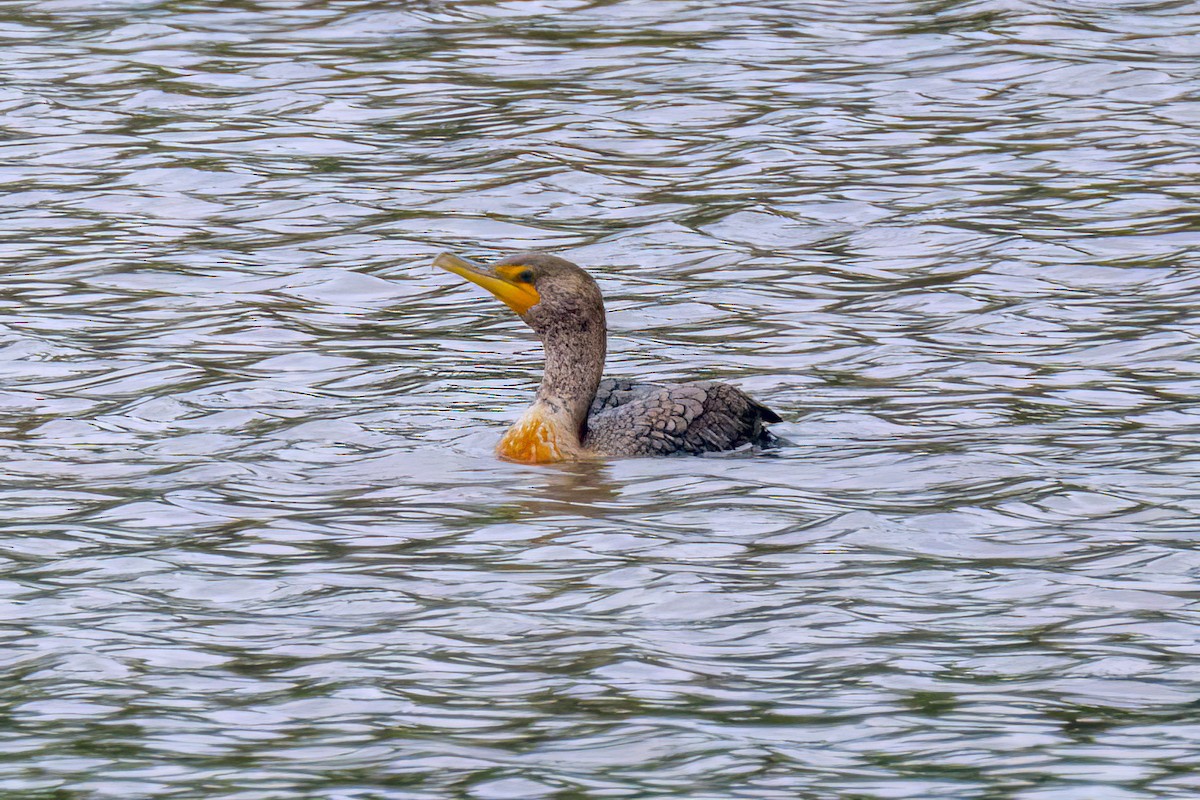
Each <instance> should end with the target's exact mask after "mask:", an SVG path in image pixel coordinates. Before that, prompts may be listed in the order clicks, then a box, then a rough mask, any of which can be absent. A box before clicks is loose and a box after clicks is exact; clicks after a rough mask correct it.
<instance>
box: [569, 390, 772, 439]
mask: <svg viewBox="0 0 1200 800" xmlns="http://www.w3.org/2000/svg"><path fill="white" fill-rule="evenodd" d="M779 421H780V419H779V415H777V414H776V413H775V412H774V411H772V410H771V409H769V408H767V407H766V406H764V405H762V404H761V403H759V402H758V401H756V400H755V399H754V398H752V397H750V396H749V395H747V394H746V393H745V392H743V391H742V390H741V389H738V388H737V387H736V386H731V385H730V384H728V383H717V382H715V381H695V382H690V383H670V384H656V383H634V382H633V381H628V380H613V379H611V378H610V379H607V380H604V381H601V382H600V386H599V388H598V389H597V391H596V397H595V399H594V400H593V401H592V405H591V408H590V409H589V412H588V418H587V429H586V432H585V434H584V438H583V446H584V447H585V448H587V449H588V450H590V451H592V452H594V453H597V454H600V455H609V456H654V455H668V454H671V453H689V454H693V455H696V454H699V453H708V452H713V451H718V450H732V449H734V448H737V447H741V446H742V445H746V444H757V445H770V444H772V443H773V442H774V441H776V437H774V436H772V435H771V433H770V432H768V431H767V430H766V428H765V427H764V425H765V424H766V423H768V422H779Z"/></svg>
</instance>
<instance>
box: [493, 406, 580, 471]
mask: <svg viewBox="0 0 1200 800" xmlns="http://www.w3.org/2000/svg"><path fill="white" fill-rule="evenodd" d="M572 438H573V437H571V436H570V435H569V434H567V433H566V432H564V431H563V430H562V429H561V427H560V425H559V424H558V423H557V422H556V421H554V420H551V419H548V418H547V417H545V416H544V415H542V414H539V413H537V412H536V411H530V412H528V413H526V414H525V416H523V417H521V418H520V419H519V420H517V421H516V422H515V423H513V426H512V427H511V428H509V429H508V431H507V432H505V434H504V438H502V439H501V440H500V444H498V445H496V454H497V455H498V456H500V457H501V458H505V459H508V460H509V461H518V462H520V463H522V464H549V463H552V462H554V461H563V460H565V459H568V458H571V457H572V456H574V455H575V454H576V452H577V450H578V448H577V447H573V446H572V442H571V441H570V440H571V439H572Z"/></svg>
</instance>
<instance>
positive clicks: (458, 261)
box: [433, 253, 542, 315]
mask: <svg viewBox="0 0 1200 800" xmlns="http://www.w3.org/2000/svg"><path fill="white" fill-rule="evenodd" d="M433 265H434V266H435V267H441V268H442V269H444V270H446V271H447V272H453V273H454V274H455V275H458V276H459V277H461V278H466V279H467V280H469V281H470V282H471V283H474V284H477V285H479V286H482V287H483V288H485V289H487V290H488V291H489V292H491V293H492V294H494V295H495V296H496V297H498V298H499V299H500V300H502V301H503V302H504V304H505V305H507V306H508V307H509V308H511V309H512V310H513V311H515V312H517V313H518V314H521V315H524V314H525V312H526V311H528V310H529V309H531V308H533V307H534V306H536V305H537V304H538V303H540V302H541V300H542V297H541V295H539V294H538V291H537V289H535V288H533V284H531V283H522V282H518V281H514V280H510V279H509V278H507V277H505V276H503V275H500V274H499V273H497V272H496V271H495V270H494V269H492V268H491V267H488V266H485V265H483V264H480V263H478V262H475V261H471V260H470V259H467V258H463V257H461V256H456V255H454V254H453V253H441V254H439V255H438V257H437V258H435V259H434V260H433Z"/></svg>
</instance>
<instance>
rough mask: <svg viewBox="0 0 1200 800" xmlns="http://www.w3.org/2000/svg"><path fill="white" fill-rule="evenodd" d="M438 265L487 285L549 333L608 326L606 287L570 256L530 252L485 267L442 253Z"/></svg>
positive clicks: (541, 331)
mask: <svg viewBox="0 0 1200 800" xmlns="http://www.w3.org/2000/svg"><path fill="white" fill-rule="evenodd" d="M433 264H434V266H436V267H441V268H442V269H444V270H447V271H449V272H453V273H454V274H455V275H458V276H460V277H463V278H466V279H467V280H469V281H470V282H471V283H475V284H478V285H479V286H482V287H483V288H484V289H487V290H488V291H489V292H491V293H492V294H494V295H495V296H496V297H497V298H499V299H500V300H502V301H503V302H504V303H505V305H507V306H508V307H509V308H511V309H512V310H513V311H515V312H516V313H517V316H519V317H520V318H521V319H522V320H524V321H525V324H526V325H528V326H529V327H531V328H533V330H534V331H536V332H537V333H538V334H539V335H541V336H543V337H544V336H545V335H546V334H547V333H552V332H564V333H570V332H574V331H579V330H585V329H588V328H593V327H595V326H596V325H599V326H600V329H601V330H603V326H604V299H603V298H602V297H601V295H600V287H598V286H597V285H596V281H594V280H593V279H592V276H591V275H588V274H587V273H586V272H584V271H583V269H582V268H581V267H579V266H577V265H575V264H572V263H571V262H570V261H567V260H566V259H565V258H558V257H557V256H552V255H549V254H547V253H539V252H537V251H534V250H530V251H527V252H523V253H516V254H514V255H511V256H508V257H507V258H504V259H501V260H500V261H497V262H495V263H494V264H490V265H484V264H479V263H477V262H475V261H471V260H469V259H466V258H462V257H460V256H456V255H454V254H453V253H442V254H441V255H439V256H438V257H437V258H435V259H434V260H433Z"/></svg>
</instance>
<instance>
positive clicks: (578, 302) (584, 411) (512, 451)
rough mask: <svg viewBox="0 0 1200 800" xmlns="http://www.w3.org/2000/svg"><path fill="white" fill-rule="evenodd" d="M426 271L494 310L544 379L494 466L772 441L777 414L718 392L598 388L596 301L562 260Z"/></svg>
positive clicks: (448, 263) (625, 384)
mask: <svg viewBox="0 0 1200 800" xmlns="http://www.w3.org/2000/svg"><path fill="white" fill-rule="evenodd" d="M433 263H434V265H435V266H438V267H441V268H442V269H445V270H448V271H450V272H453V273H454V274H456V275H460V276H462V277H463V278H466V279H467V280H469V281H471V282H472V283H476V284H479V285H480V286H482V287H483V288H485V289H487V290H488V291H489V292H491V293H492V294H494V295H495V296H496V297H498V298H499V299H500V300H502V301H504V303H505V304H507V305H508V307H509V308H511V309H512V310H513V311H515V312H517V315H518V316H520V317H521V319H522V320H524V321H525V324H526V325H528V326H529V327H531V328H533V330H534V332H535V333H537V335H538V337H539V338H540V339H541V340H542V346H543V348H544V350H545V353H546V370H545V372H544V374H543V375H542V385H541V386H540V387H538V393H537V399H536V400H534V402H533V405H532V406H530V407H529V410H527V411H526V412H525V413H524V415H522V416H521V418H520V419H519V420H517V422H516V423H515V424H513V426H512V427H511V428H509V429H508V432H507V433H505V434H504V438H502V439H501V440H500V444H499V445H498V446H497V447H496V453H497V454H498V455H499V456H500V457H502V458H506V459H509V460H511V461H520V462H524V463H529V464H539V463H547V462H551V461H566V460H572V459H579V458H587V457H589V456H660V455H670V454H673V453H692V454H698V453H707V452H713V451H717V450H732V449H733V448H736V447H740V446H742V445H745V444H759V445H766V444H770V443H771V442H772V441H773V440H774V439H775V437H773V436H772V435H771V434H770V433H769V432H768V431H767V430H766V429H765V428H764V427H763V424H764V423H766V422H779V421H780V419H779V415H777V414H776V413H775V412H774V411H772V410H771V409H769V408H767V407H766V406H764V405H763V404H761V403H759V402H758V401H756V400H754V399H753V398H752V397H750V396H749V395H747V394H746V393H745V392H743V391H742V390H741V389H738V388H737V387H735V386H730V385H729V384H727V383H716V382H714V381H695V382H691V383H668V384H656V383H634V382H632V381H628V380H612V379H609V380H601V379H600V378H601V373H602V371H603V370H604V356H605V351H606V347H607V336H606V325H605V320H604V299H603V298H602V297H601V295H600V287H598V286H597V285H596V282H595V281H594V280H592V276H590V275H588V274H587V273H586V272H584V271H583V270H582V269H581V268H579V267H578V266H576V265H575V264H572V263H571V262H570V261H566V260H565V259H561V258H557V257H556V256H551V255H547V254H546V253H538V252H532V251H531V252H525V253H517V254H516V255H512V256H509V257H508V258H505V259H503V260H502V261H497V262H496V263H494V264H492V265H491V266H490V267H489V266H484V265H483V264H477V263H475V262H473V261H469V260H467V259H465V258H460V257H459V256H456V255H453V254H451V253H442V254H441V255H439V256H438V257H437V258H436V259H434V262H433Z"/></svg>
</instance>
